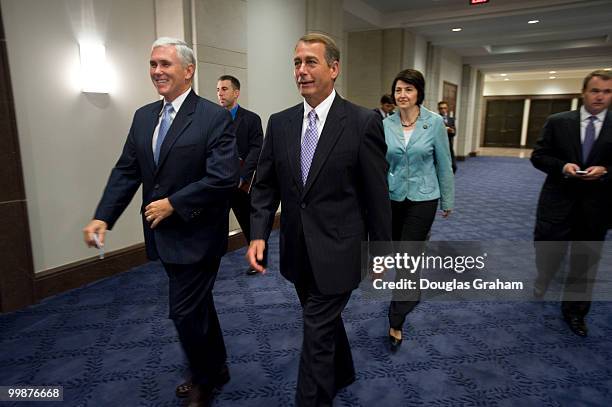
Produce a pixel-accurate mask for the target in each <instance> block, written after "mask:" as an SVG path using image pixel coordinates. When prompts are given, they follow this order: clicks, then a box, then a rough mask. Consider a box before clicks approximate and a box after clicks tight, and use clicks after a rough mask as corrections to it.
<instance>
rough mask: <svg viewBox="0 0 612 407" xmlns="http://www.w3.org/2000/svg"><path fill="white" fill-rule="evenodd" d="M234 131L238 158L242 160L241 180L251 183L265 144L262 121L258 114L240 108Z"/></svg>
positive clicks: (237, 112)
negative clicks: (262, 146)
mask: <svg viewBox="0 0 612 407" xmlns="http://www.w3.org/2000/svg"><path fill="white" fill-rule="evenodd" d="M234 131H235V133H236V144H237V146H238V157H240V159H241V160H242V165H241V167H240V178H242V179H243V180H245V181H247V182H250V181H251V178H252V177H253V172H254V171H255V168H256V167H257V160H258V159H259V153H260V152H261V145H262V143H263V128H262V127H261V119H260V118H259V116H258V115H257V114H256V113H253V112H251V111H250V110H246V109H244V108H242V107H241V106H238V110H237V111H236V118H235V119H234Z"/></svg>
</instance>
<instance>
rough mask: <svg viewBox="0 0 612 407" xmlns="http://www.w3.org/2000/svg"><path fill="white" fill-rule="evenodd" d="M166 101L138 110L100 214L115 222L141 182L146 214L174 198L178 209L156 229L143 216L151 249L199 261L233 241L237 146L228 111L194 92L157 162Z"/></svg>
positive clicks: (164, 256) (153, 254) (181, 260)
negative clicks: (157, 134) (156, 139)
mask: <svg viewBox="0 0 612 407" xmlns="http://www.w3.org/2000/svg"><path fill="white" fill-rule="evenodd" d="M162 105H163V102H162V101H158V102H154V103H151V104H149V105H146V106H143V107H141V108H140V109H138V110H137V111H136V113H135V114H134V120H133V122H132V127H131V128H130V132H129V134H128V137H127V140H126V142H125V146H124V148H123V152H122V154H121V157H120V158H119V161H117V164H116V165H115V167H114V168H113V170H112V172H111V175H110V178H109V180H108V183H107V185H106V189H105V190H104V194H103V196H102V199H101V200H100V203H99V205H98V208H97V209H96V213H95V216H94V218H96V219H100V220H103V221H105V222H106V223H108V226H109V228H112V227H113V225H114V224H115V222H116V221H117V219H118V218H119V216H120V215H121V213H122V212H123V210H124V209H125V208H126V206H127V205H128V204H129V202H130V201H131V200H132V197H133V196H134V194H135V193H136V190H137V189H138V187H139V186H140V185H142V206H141V214H142V212H143V210H142V209H144V208H145V207H146V206H147V205H148V204H149V203H150V202H153V201H156V200H158V199H162V198H169V200H170V203H171V204H172V206H173V207H174V213H173V214H172V215H171V216H170V217H168V218H166V219H164V220H162V221H161V222H160V223H159V225H158V226H157V227H156V228H155V229H151V228H150V227H149V224H148V222H147V221H146V220H145V219H144V216H142V218H143V219H142V222H143V228H144V235H145V243H146V247H147V254H148V256H149V257H150V258H152V259H156V258H158V257H159V258H161V260H162V261H164V262H167V263H176V264H193V263H196V262H198V261H200V260H202V259H203V258H204V257H206V256H222V255H223V253H225V250H226V248H227V234H228V214H229V193H230V192H231V190H232V189H233V188H234V187H235V186H236V185H237V182H238V165H239V163H238V154H237V151H236V140H235V136H234V134H233V132H232V127H231V122H232V118H231V115H230V113H229V112H228V111H227V110H225V109H223V108H222V107H220V106H218V105H217V104H215V103H212V102H210V101H208V100H206V99H203V98H201V97H199V96H197V95H196V94H195V93H194V92H193V91H192V92H190V93H189V95H188V96H187V98H186V99H185V101H184V102H183V104H182V105H181V108H180V110H179V111H178V113H177V114H176V117H175V118H174V120H173V122H172V125H171V127H170V129H169V130H168V133H167V134H166V137H165V139H164V142H163V144H162V147H161V152H160V156H159V163H158V165H155V162H154V161H153V149H152V137H153V131H154V130H155V126H156V125H157V122H158V120H159V114H160V111H161V109H162Z"/></svg>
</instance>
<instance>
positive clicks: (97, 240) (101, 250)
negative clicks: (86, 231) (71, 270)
mask: <svg viewBox="0 0 612 407" xmlns="http://www.w3.org/2000/svg"><path fill="white" fill-rule="evenodd" d="M93 240H94V243H95V244H96V247H97V248H98V258H100V259H103V258H104V246H102V244H101V243H100V238H99V237H98V234H97V233H93Z"/></svg>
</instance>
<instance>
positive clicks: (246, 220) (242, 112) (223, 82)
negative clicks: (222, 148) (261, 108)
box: [217, 75, 263, 275]
mask: <svg viewBox="0 0 612 407" xmlns="http://www.w3.org/2000/svg"><path fill="white" fill-rule="evenodd" d="M239 97H240V81H239V80H238V79H237V78H236V77H234V76H231V75H223V76H221V77H219V79H218V81H217V99H218V100H219V104H220V105H221V106H223V107H224V108H226V109H227V110H229V112H230V113H231V115H232V119H233V120H234V122H233V123H234V132H235V133H236V144H237V146H238V157H239V158H240V184H238V187H237V188H236V189H234V191H233V192H232V198H231V206H232V210H233V211H234V215H235V216H236V219H237V220H238V224H239V225H240V228H241V229H242V234H243V235H244V237H245V239H246V243H247V246H248V244H249V243H250V242H251V236H250V233H251V227H250V216H251V198H250V196H249V193H250V189H251V181H252V178H253V173H254V172H255V168H256V167H257V160H258V159H259V153H260V152H261V144H262V142H263V129H262V128H261V119H260V118H259V116H258V115H257V114H255V113H253V112H251V111H250V110H246V109H245V108H243V107H242V106H240V105H239V104H238V98H239ZM246 273H247V275H254V274H257V271H255V270H253V269H252V268H250V267H249V268H248V269H247V271H246Z"/></svg>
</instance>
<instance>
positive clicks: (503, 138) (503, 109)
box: [483, 99, 525, 147]
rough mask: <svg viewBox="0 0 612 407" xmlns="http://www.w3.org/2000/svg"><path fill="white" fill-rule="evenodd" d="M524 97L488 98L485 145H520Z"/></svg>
mask: <svg viewBox="0 0 612 407" xmlns="http://www.w3.org/2000/svg"><path fill="white" fill-rule="evenodd" d="M524 104H525V102H524V100H523V99H517V100H500V99H497V100H495V99H493V100H491V99H489V100H487V115H486V119H485V135H484V143H483V145H484V146H485V147H520V145H521V127H522V125H523V106H524Z"/></svg>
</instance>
